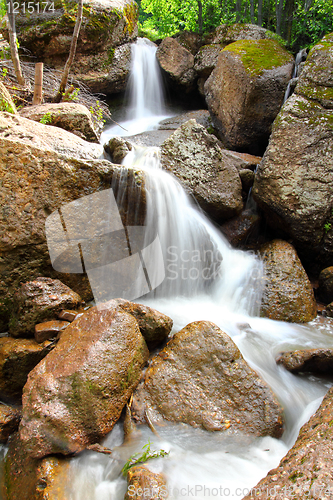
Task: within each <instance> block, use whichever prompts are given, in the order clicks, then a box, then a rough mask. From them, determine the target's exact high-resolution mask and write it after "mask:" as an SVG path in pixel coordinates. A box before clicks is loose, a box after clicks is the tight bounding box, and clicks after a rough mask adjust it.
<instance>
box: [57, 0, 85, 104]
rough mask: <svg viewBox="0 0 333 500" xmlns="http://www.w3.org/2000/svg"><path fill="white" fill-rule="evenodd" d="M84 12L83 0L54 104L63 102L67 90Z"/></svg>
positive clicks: (80, 2) (78, 10) (79, 2)
mask: <svg viewBox="0 0 333 500" xmlns="http://www.w3.org/2000/svg"><path fill="white" fill-rule="evenodd" d="M82 11H83V0H79V1H78V8H77V15H76V23H75V27H74V32H73V37H72V42H71V48H70V50H69V56H68V59H67V61H66V64H65V69H64V72H63V74H62V78H61V82H60V86H59V90H58V93H57V95H56V97H55V99H54V102H60V101H61V99H62V96H63V93H64V92H65V89H66V85H67V81H68V75H69V70H70V68H71V66H72V63H73V61H74V57H75V52H76V46H77V40H78V38H79V33H80V28H81V23H82Z"/></svg>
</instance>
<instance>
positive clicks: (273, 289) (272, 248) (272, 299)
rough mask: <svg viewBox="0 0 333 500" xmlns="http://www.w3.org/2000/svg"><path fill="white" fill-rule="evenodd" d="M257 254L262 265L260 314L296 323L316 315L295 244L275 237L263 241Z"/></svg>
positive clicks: (312, 298) (309, 319)
mask: <svg viewBox="0 0 333 500" xmlns="http://www.w3.org/2000/svg"><path fill="white" fill-rule="evenodd" d="M260 254H261V257H262V259H263V262H264V265H265V276H264V290H263V297H262V303H261V310H260V311H261V315H262V316H265V317H267V318H271V319H276V320H280V321H290V322H295V323H305V322H308V321H311V320H312V319H313V318H315V317H316V315H317V304H316V301H315V298H314V293H313V289H312V286H311V283H310V280H309V278H308V277H307V274H306V272H305V270H304V268H303V266H302V263H301V261H300V260H299V257H298V255H297V253H296V250H295V248H294V247H293V246H292V245H291V244H290V243H287V242H286V241H282V240H274V241H271V242H269V243H266V244H265V245H263V246H262V247H261V249H260Z"/></svg>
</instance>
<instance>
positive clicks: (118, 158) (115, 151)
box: [104, 137, 133, 165]
mask: <svg viewBox="0 0 333 500" xmlns="http://www.w3.org/2000/svg"><path fill="white" fill-rule="evenodd" d="M104 149H105V151H106V152H107V153H108V154H109V155H110V156H111V159H112V162H113V163H116V164H119V165H121V162H122V161H123V159H124V158H125V156H126V155H127V154H128V153H129V152H130V151H132V149H133V146H132V144H131V143H130V142H129V141H126V139H123V138H122V137H113V138H112V139H110V141H109V142H108V143H107V144H104Z"/></svg>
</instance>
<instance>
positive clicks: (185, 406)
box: [132, 321, 282, 436]
mask: <svg viewBox="0 0 333 500" xmlns="http://www.w3.org/2000/svg"><path fill="white" fill-rule="evenodd" d="M132 410H134V412H135V413H136V414H137V416H138V417H139V418H141V419H142V418H144V417H143V415H144V411H149V416H150V417H151V420H153V421H154V420H156V421H158V420H163V419H162V416H163V417H164V418H165V419H167V420H170V421H174V422H184V423H187V424H190V425H192V426H194V427H203V428H205V429H207V430H209V431H227V430H228V429H229V431H228V432H231V433H232V432H243V433H245V434H248V435H249V434H252V435H255V436H265V435H271V436H280V435H281V433H282V409H281V408H280V406H279V404H278V403H277V401H276V399H275V396H274V395H273V393H272V392H271V390H270V389H269V388H268V386H267V385H266V384H265V383H264V382H263V381H262V380H261V379H260V378H259V377H258V376H257V374H256V373H255V372H254V370H252V369H251V368H250V367H249V366H248V365H247V363H246V362H245V361H244V359H243V357H242V355H241V353H240V351H239V350H238V348H237V347H236V345H235V344H234V342H233V341H232V340H231V339H230V337H229V336H228V335H226V334H225V333H224V332H223V331H222V330H220V329H219V328H218V327H217V326H216V325H214V324H213V323H210V322H206V321H198V322H194V323H190V324H189V325H187V326H186V327H185V328H183V329H182V330H181V331H180V332H178V333H176V334H175V335H174V337H173V338H172V340H171V341H170V342H168V344H167V345H166V347H165V348H164V349H163V350H162V351H161V352H160V353H159V354H158V355H157V356H155V357H154V358H153V361H152V363H151V365H150V366H149V368H148V369H147V371H146V374H145V381H144V384H143V385H141V386H139V388H138V389H137V391H136V392H135V394H134V398H133V405H132Z"/></svg>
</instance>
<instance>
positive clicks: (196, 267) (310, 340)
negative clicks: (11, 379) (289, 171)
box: [68, 39, 333, 500]
mask: <svg viewBox="0 0 333 500" xmlns="http://www.w3.org/2000/svg"><path fill="white" fill-rule="evenodd" d="M155 50H156V49H155V47H154V45H152V44H150V42H148V41H145V40H142V39H141V40H140V39H139V40H138V42H137V44H135V45H134V46H133V65H132V73H131V80H130V85H131V89H132V93H131V99H130V106H129V111H128V115H127V120H126V121H125V122H123V123H121V125H122V126H123V127H124V128H126V129H127V131H124V130H123V129H122V128H121V127H118V126H114V127H111V128H109V129H107V130H106V131H105V132H104V134H103V138H102V140H103V142H105V141H106V140H108V138H110V137H111V136H113V135H122V136H124V135H128V136H130V135H132V134H137V133H138V131H143V130H147V129H152V128H154V127H156V124H157V123H158V121H160V120H161V119H162V118H164V117H165V116H166V115H167V112H166V110H165V109H164V106H163V96H162V91H161V90H160V89H161V85H160V80H159V74H158V71H157V66H156V61H155ZM156 87H157V88H156ZM151 100H152V102H151ZM128 165H135V166H136V167H140V168H142V169H143V170H145V173H146V189H147V221H146V225H147V234H146V238H147V241H150V240H151V238H152V234H151V233H153V235H154V234H158V236H159V239H160V243H161V247H162V250H163V256H164V262H165V272H166V278H165V279H164V281H163V283H162V284H161V285H160V286H158V287H157V288H156V289H155V290H154V291H153V292H151V293H150V294H149V295H148V296H145V297H143V298H142V299H138V300H137V301H138V302H144V303H146V304H148V305H149V306H151V307H154V308H156V309H158V310H160V311H162V312H164V313H165V314H168V315H169V316H170V317H171V318H172V319H173V320H174V331H175V332H176V331H178V330H179V329H181V328H182V327H184V326H185V325H186V324H188V323H190V322H192V321H196V320H209V321H213V322H214V323H216V324H217V325H218V326H219V327H220V328H222V330H224V331H225V332H226V333H228V335H230V337H231V338H232V339H233V340H234V342H235V343H236V344H237V345H238V347H239V349H240V350H241V352H242V354H243V356H244V358H245V359H246V360H247V362H248V363H249V364H250V365H251V366H252V367H253V368H254V369H255V370H256V371H257V372H258V373H259V374H260V375H261V376H262V377H263V379H265V380H266V382H267V383H268V384H269V385H270V386H271V388H272V389H273V391H274V392H275V394H276V395H277V397H278V399H279V401H280V403H281V405H282V406H283V408H284V410H285V420H286V425H285V432H284V435H283V438H282V439H281V440H277V439H274V438H271V437H264V438H257V439H253V438H248V437H244V436H239V437H238V438H237V436H236V437H235V436H232V435H229V434H228V433H227V432H224V433H218V432H208V431H204V430H198V429H194V428H192V427H190V426H186V425H183V424H171V423H170V425H168V426H166V427H164V428H161V429H159V434H160V437H156V435H154V434H153V433H152V432H151V430H150V429H149V428H148V427H145V426H142V428H141V435H140V436H139V437H138V438H137V439H136V440H134V441H131V442H129V443H123V430H122V426H121V424H120V423H118V424H117V425H116V426H115V427H114V429H113V431H112V432H111V433H110V434H109V436H107V438H106V439H105V441H104V443H103V444H104V445H105V446H108V447H110V448H112V449H113V450H114V453H113V455H112V456H111V457H110V456H104V455H101V454H98V453H94V452H86V453H84V454H81V455H80V456H78V457H76V458H74V459H72V461H71V473H72V478H71V486H70V491H69V492H68V499H71V500H82V499H85V500H111V499H112V500H121V499H123V497H124V494H125V492H126V481H125V479H124V478H123V477H122V476H121V473H120V471H121V468H122V466H123V465H124V463H125V461H126V460H127V459H128V458H129V456H130V455H132V454H133V453H134V452H140V451H141V448H142V446H143V445H145V444H146V443H147V442H148V440H149V441H150V442H151V447H152V449H155V450H159V449H161V448H162V449H164V450H166V451H169V452H170V453H169V455H168V456H167V457H164V458H158V459H155V460H153V461H151V462H148V464H147V465H148V466H149V468H151V470H153V471H158V472H163V473H164V474H165V475H166V478H167V483H168V493H169V498H170V499H177V498H196V499H203V498H205V499H206V498H226V497H234V498H242V497H243V496H245V495H246V494H247V493H248V491H249V489H250V488H251V487H254V486H255V485H256V483H257V482H258V481H259V480H260V479H261V478H262V477H263V476H265V475H266V473H267V472H268V471H269V470H270V469H272V468H273V467H276V466H277V465H278V463H279V461H280V460H281V458H282V457H283V456H284V455H285V454H286V452H287V450H288V449H289V448H290V447H291V446H292V444H293V443H294V441H295V439H296V437H297V434H298V431H299V428H300V426H301V425H302V424H303V423H304V422H306V421H307V420H308V419H309V417H310V416H311V415H312V414H313V413H314V411H315V410H316V408H317V407H318V406H319V404H320V402H321V400H322V398H323V396H324V394H325V392H326V391H327V389H328V387H330V385H331V383H330V381H328V380H327V381H325V380H324V379H319V378H316V377H314V376H307V377H305V376H295V375H292V374H291V373H289V372H287V371H286V370H285V369H284V368H283V367H281V366H277V365H276V363H275V357H276V355H277V354H278V352H280V351H283V350H290V349H297V348H313V347H325V346H332V339H333V334H332V332H333V328H332V327H333V322H332V321H330V320H326V321H324V320H323V318H320V317H319V318H317V319H316V320H314V321H313V322H312V323H310V324H306V325H297V324H288V323H285V322H279V321H272V320H268V319H264V318H260V317H259V316H258V314H259V305H260V295H261V285H262V276H263V268H262V263H261V262H260V261H259V260H258V258H257V257H256V256H255V255H254V254H253V253H250V252H243V251H239V250H234V249H232V248H231V247H230V245H229V244H228V242H227V241H226V240H225V238H224V237H223V236H222V235H221V233H220V232H219V231H218V230H217V229H216V228H215V227H214V226H213V225H212V224H211V223H210V222H209V221H208V219H207V218H206V217H205V215H204V214H203V213H201V212H200V210H199V209H198V208H197V207H196V206H195V205H194V204H193V202H192V201H191V200H190V199H189V198H188V197H187V195H186V194H185V192H184V191H183V189H182V187H181V186H180V184H179V183H178V182H177V181H176V180H175V179H174V178H173V177H172V176H170V175H169V174H167V173H166V172H164V171H162V169H161V168H159V167H160V164H159V150H158V148H150V149H143V148H139V147H138V148H135V149H134V150H133V151H132V152H131V153H130V154H129V155H128V156H127V157H126V158H125V161H124V166H125V167H126V166H128ZM152 262H154V259H153V256H152ZM158 272H159V269H156V273H158ZM153 279H154V277H153Z"/></svg>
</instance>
